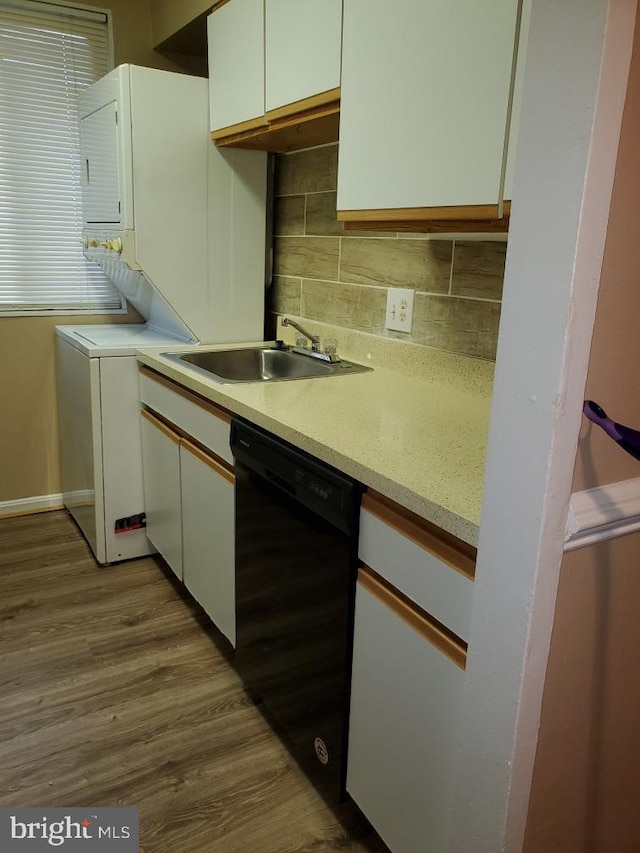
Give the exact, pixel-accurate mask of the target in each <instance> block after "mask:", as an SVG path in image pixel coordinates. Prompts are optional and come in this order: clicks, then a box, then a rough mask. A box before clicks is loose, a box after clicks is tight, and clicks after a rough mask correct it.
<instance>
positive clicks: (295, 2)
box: [265, 0, 342, 112]
mask: <svg viewBox="0 0 640 853" xmlns="http://www.w3.org/2000/svg"><path fill="white" fill-rule="evenodd" d="M341 37H342V0H265V63H266V77H265V109H266V112H269V111H270V110H275V109H277V108H279V107H283V106H285V105H286V104H293V103H294V102H296V101H300V100H303V99H305V98H310V97H312V96H315V95H319V94H321V93H324V92H329V91H330V90H333V89H336V88H337V87H338V86H340V53H341ZM333 96H334V97H336V96H337V93H334V95H333Z"/></svg>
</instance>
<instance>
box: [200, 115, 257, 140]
mask: <svg viewBox="0 0 640 853" xmlns="http://www.w3.org/2000/svg"><path fill="white" fill-rule="evenodd" d="M267 126H268V123H267V119H266V116H258V117H257V118H250V119H247V121H241V122H238V124H230V125H228V127H220V128H218V129H217V130H212V131H211V138H212V139H213V141H214V142H216V143H218V142H219V140H222V139H226V137H232V138H235V137H237V136H243V135H244V134H246V133H251V134H255V133H256V132H258V131H261V132H263V133H264V130H265V128H266V127H267Z"/></svg>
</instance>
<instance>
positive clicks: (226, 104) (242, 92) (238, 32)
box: [207, 0, 264, 131]
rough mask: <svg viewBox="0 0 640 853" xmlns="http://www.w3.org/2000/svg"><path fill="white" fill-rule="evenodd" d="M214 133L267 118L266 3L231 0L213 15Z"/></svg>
mask: <svg viewBox="0 0 640 853" xmlns="http://www.w3.org/2000/svg"><path fill="white" fill-rule="evenodd" d="M207 39H208V49H209V117H210V121H211V130H212V131H218V130H220V129H221V128H227V127H230V126H231V125H236V124H241V123H243V122H247V121H251V120H258V121H257V122H256V123H257V124H260V123H261V120H262V119H263V117H264V2H263V0H229V2H228V3H225V4H224V5H223V6H221V7H220V8H219V9H216V10H215V11H214V12H212V14H211V15H209V18H208V20H207Z"/></svg>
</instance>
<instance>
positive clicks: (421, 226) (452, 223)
mask: <svg viewBox="0 0 640 853" xmlns="http://www.w3.org/2000/svg"><path fill="white" fill-rule="evenodd" d="M502 209H503V215H502V217H500V214H499V206H498V205H497V204H496V205H493V204H489V205H469V206H467V207H398V208H381V209H379V210H339V211H338V214H337V216H338V221H340V222H342V223H343V224H344V229H345V231H392V232H394V231H397V232H402V231H409V232H422V233H426V234H430V233H431V234H433V233H451V232H462V233H464V232H476V231H480V232H486V233H498V234H505V233H506V232H507V231H508V230H509V217H510V214H511V202H510V201H505V202H503V205H502Z"/></svg>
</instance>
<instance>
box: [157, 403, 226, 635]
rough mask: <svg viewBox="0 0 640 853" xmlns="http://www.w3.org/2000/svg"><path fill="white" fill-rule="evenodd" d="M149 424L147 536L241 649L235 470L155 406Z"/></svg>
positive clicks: (220, 628)
mask: <svg viewBox="0 0 640 853" xmlns="http://www.w3.org/2000/svg"><path fill="white" fill-rule="evenodd" d="M209 417H213V416H212V415H209ZM141 427H142V460H143V470H144V490H145V503H146V513H147V535H148V537H149V539H150V540H151V542H153V544H154V545H155V547H156V548H157V549H158V551H159V552H160V554H162V556H163V557H164V559H165V560H166V562H167V563H168V565H169V566H170V567H171V569H172V570H173V571H174V572H175V574H176V576H177V577H178V578H180V580H181V581H183V582H184V584H185V586H186V587H187V589H188V590H189V592H190V593H191V595H192V596H193V597H194V598H195V600H196V601H197V602H198V604H200V606H201V607H202V608H203V609H204V610H205V612H206V613H207V614H208V616H209V617H210V618H211V620H212V622H213V623H214V624H215V625H216V627H217V628H218V629H219V630H220V631H221V632H222V633H223V634H224V635H225V637H227V639H228V640H229V642H230V643H231V644H232V645H233V646H235V641H236V614H235V524H234V518H235V490H234V483H235V478H234V474H233V470H232V469H231V466H230V465H229V463H228V462H226V460H224V459H222V458H221V457H220V456H218V455H217V454H214V453H213V452H207V451H206V450H204V449H202V448H201V447H200V446H198V445H196V444H195V443H193V442H192V441H189V439H188V438H185V436H184V435H183V434H182V430H180V432H178V431H174V430H173V429H171V426H170V425H168V424H166V423H165V422H164V421H163V420H161V419H160V418H158V417H156V415H155V414H154V413H153V412H152V411H148V410H146V409H143V410H142V425H141ZM177 429H180V427H177ZM227 443H228V424H227ZM220 449H221V450H223V449H224V448H222V447H221V448H220Z"/></svg>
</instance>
